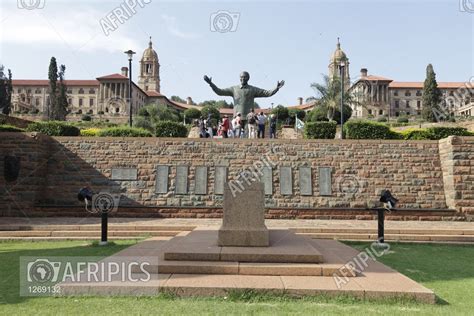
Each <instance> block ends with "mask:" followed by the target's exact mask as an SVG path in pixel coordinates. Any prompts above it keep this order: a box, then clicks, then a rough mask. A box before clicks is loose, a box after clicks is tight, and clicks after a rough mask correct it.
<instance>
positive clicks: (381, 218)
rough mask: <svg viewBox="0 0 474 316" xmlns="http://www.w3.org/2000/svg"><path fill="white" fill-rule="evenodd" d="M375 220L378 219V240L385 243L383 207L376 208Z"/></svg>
mask: <svg viewBox="0 0 474 316" xmlns="http://www.w3.org/2000/svg"><path fill="white" fill-rule="evenodd" d="M377 220H378V233H377V234H378V242H379V243H381V244H383V243H385V236H384V235H385V227H384V221H385V210H384V209H378V210H377Z"/></svg>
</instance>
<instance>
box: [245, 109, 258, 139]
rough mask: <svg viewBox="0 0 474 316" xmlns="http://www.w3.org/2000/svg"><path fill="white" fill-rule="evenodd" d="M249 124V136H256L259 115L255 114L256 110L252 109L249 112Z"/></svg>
mask: <svg viewBox="0 0 474 316" xmlns="http://www.w3.org/2000/svg"><path fill="white" fill-rule="evenodd" d="M247 124H248V138H256V137H255V136H256V134H255V126H256V125H257V116H256V115H255V112H254V110H253V109H252V110H251V111H250V113H249V114H247Z"/></svg>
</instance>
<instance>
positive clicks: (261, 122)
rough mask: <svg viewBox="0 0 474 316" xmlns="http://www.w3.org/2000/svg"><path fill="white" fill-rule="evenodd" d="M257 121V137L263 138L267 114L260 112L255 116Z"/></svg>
mask: <svg viewBox="0 0 474 316" xmlns="http://www.w3.org/2000/svg"><path fill="white" fill-rule="evenodd" d="M257 123H258V133H257V137H258V138H265V123H267V116H266V115H265V114H263V112H260V114H259V115H258V116H257Z"/></svg>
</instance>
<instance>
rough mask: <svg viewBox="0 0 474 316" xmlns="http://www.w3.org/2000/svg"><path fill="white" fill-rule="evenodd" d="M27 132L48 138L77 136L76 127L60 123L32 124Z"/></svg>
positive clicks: (78, 132)
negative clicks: (41, 134)
mask: <svg viewBox="0 0 474 316" xmlns="http://www.w3.org/2000/svg"><path fill="white" fill-rule="evenodd" d="M26 130H27V131H28V132H39V133H43V134H45V135H49V136H79V135H80V133H81V132H80V130H79V128H77V127H76V126H73V125H70V124H67V123H65V122H60V121H49V122H34V123H31V124H29V125H28V127H27V128H26Z"/></svg>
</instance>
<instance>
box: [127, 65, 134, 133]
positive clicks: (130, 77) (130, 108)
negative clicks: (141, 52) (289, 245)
mask: <svg viewBox="0 0 474 316" xmlns="http://www.w3.org/2000/svg"><path fill="white" fill-rule="evenodd" d="M128 70H129V73H128V102H129V111H130V127H132V123H133V122H132V59H131V58H129V59H128Z"/></svg>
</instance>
